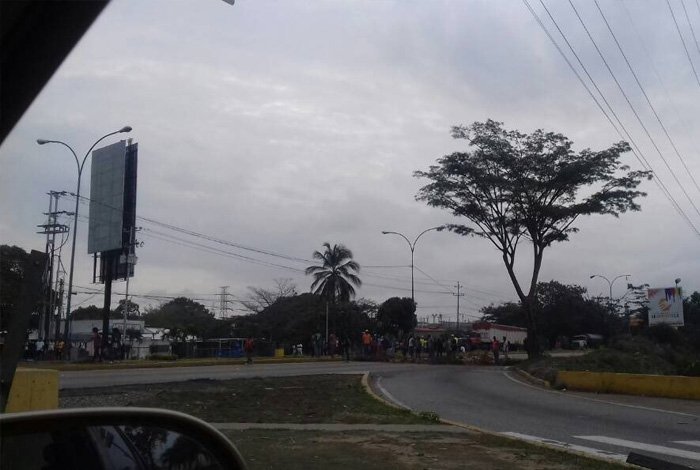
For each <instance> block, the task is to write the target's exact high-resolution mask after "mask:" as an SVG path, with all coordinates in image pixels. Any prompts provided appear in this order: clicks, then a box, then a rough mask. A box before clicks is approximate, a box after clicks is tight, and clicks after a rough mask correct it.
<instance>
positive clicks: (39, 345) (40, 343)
mask: <svg viewBox="0 0 700 470" xmlns="http://www.w3.org/2000/svg"><path fill="white" fill-rule="evenodd" d="M35 347H36V353H35V359H36V360H37V361H38V360H41V359H43V358H44V340H43V339H38V340H36V343H35Z"/></svg>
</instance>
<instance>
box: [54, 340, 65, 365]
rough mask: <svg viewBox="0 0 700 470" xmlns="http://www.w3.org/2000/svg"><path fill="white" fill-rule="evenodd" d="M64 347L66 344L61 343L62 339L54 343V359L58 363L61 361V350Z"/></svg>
mask: <svg viewBox="0 0 700 470" xmlns="http://www.w3.org/2000/svg"><path fill="white" fill-rule="evenodd" d="M65 345H66V343H65V342H64V341H63V338H59V339H58V341H56V346H55V348H56V359H57V360H59V361H60V360H62V359H63V348H64V347H65Z"/></svg>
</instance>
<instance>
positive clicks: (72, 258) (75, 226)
mask: <svg viewBox="0 0 700 470" xmlns="http://www.w3.org/2000/svg"><path fill="white" fill-rule="evenodd" d="M122 132H131V127H130V126H124V127H122V128H121V129H119V130H118V131H114V132H110V133H109V134H105V135H103V136H102V137H100V138H99V139H97V140H96V141H95V143H94V144H92V146H91V147H90V149H89V150H88V151H87V152H86V153H85V156H84V157H83V160H82V162H81V161H80V160H79V159H78V155H76V153H75V150H73V148H72V147H71V146H70V145H68V144H67V143H65V142H61V141H60V140H46V139H37V140H36V143H37V144H39V145H44V144H60V145H63V146H64V147H66V148H67V149H68V150H70V151H71V153H72V154H73V158H75V164H76V165H77V167H78V186H77V189H76V192H75V214H74V217H73V244H72V246H71V250H70V274H69V275H68V299H67V301H66V322H65V326H64V335H65V337H66V339H65V342H66V344H68V345H69V346H68V347H70V333H71V331H70V324H71V323H70V319H71V310H70V307H71V300H72V297H73V271H74V269H73V268H74V265H75V241H76V238H77V234H78V209H79V207H80V182H81V179H82V176H83V168H84V166H85V162H86V161H87V157H88V155H90V152H92V149H94V148H95V146H96V145H97V144H99V143H100V142H101V141H102V140H104V139H106V138H107V137H109V136H111V135H114V134H119V133H122ZM104 334H106V332H105V333H104Z"/></svg>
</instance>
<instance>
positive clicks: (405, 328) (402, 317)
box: [377, 297, 417, 338]
mask: <svg viewBox="0 0 700 470" xmlns="http://www.w3.org/2000/svg"><path fill="white" fill-rule="evenodd" d="M416 324H417V319H416V303H415V302H414V301H413V299H411V298H409V297H403V298H399V297H392V298H390V299H388V300H386V301H385V302H384V303H382V304H381V305H380V306H379V310H378V311H377V328H378V329H379V332H380V333H382V334H387V333H390V334H392V335H394V336H395V337H397V338H400V337H402V336H404V335H405V334H406V333H408V332H409V331H412V330H413V329H414V328H415V327H416Z"/></svg>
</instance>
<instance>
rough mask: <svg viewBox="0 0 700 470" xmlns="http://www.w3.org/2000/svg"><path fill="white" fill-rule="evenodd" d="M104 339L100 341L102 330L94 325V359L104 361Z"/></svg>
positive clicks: (94, 360)
mask: <svg viewBox="0 0 700 470" xmlns="http://www.w3.org/2000/svg"><path fill="white" fill-rule="evenodd" d="M101 352H102V341H100V330H98V329H97V327H96V326H94V327H92V361H93V362H98V361H99V362H101V361H102V354H101Z"/></svg>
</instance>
